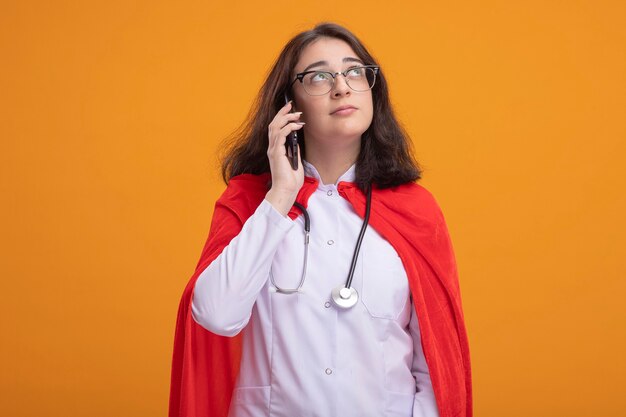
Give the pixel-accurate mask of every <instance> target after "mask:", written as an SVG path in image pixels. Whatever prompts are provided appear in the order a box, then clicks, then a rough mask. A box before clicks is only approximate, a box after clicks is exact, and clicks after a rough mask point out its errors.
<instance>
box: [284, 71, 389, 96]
mask: <svg viewBox="0 0 626 417" xmlns="http://www.w3.org/2000/svg"><path fill="white" fill-rule="evenodd" d="M379 69H380V67H377V66H376V65H363V66H360V67H351V68H348V69H347V70H345V71H343V72H335V73H332V72H328V71H305V72H301V73H299V74H296V78H295V79H294V80H293V81H292V82H291V84H289V88H291V86H292V85H293V83H295V82H296V81H300V82H301V83H302V86H303V87H304V91H306V92H307V94H308V95H310V96H323V95H324V94H326V93H328V92H329V91H330V90H332V89H333V86H334V85H335V78H337V76H338V75H339V74H341V75H343V76H344V78H345V80H346V84H348V87H350V88H351V89H353V90H354V91H367V90H370V89H371V88H372V87H374V83H375V82H376V74H378V71H379Z"/></svg>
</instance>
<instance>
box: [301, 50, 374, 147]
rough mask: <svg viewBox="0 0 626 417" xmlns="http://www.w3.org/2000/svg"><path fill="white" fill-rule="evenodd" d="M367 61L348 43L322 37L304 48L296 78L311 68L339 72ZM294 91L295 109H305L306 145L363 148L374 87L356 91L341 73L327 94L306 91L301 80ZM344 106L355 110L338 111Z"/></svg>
mask: <svg viewBox="0 0 626 417" xmlns="http://www.w3.org/2000/svg"><path fill="white" fill-rule="evenodd" d="M365 64H369V63H365V62H363V61H361V59H359V58H358V56H357V54H356V53H355V52H354V51H353V50H352V48H351V47H350V46H349V45H348V44H347V43H346V42H344V41H342V40H339V39H335V38H321V39H318V40H317V41H315V42H313V43H312V44H310V45H308V46H307V47H306V48H305V49H304V50H303V51H302V53H301V55H300V59H299V61H298V63H297V64H296V67H295V69H294V72H293V77H294V78H295V74H297V73H300V72H304V71H309V70H320V71H329V72H332V73H336V72H341V71H345V70H346V69H348V68H350V67H354V66H359V65H365ZM293 94H294V101H295V107H296V110H298V111H301V112H302V116H301V120H302V121H304V122H306V125H305V126H304V132H305V138H306V142H307V144H309V143H311V142H313V141H314V142H316V143H318V144H320V145H322V144H325V145H328V146H332V147H340V148H343V147H346V146H350V145H352V147H355V146H357V145H358V146H359V147H360V140H361V135H362V134H363V132H365V131H366V130H367V128H368V127H369V126H370V124H371V123H372V114H373V102H372V91H371V90H367V91H362V92H358V91H354V90H352V89H351V88H350V87H348V85H347V84H346V80H345V78H344V76H343V75H341V74H339V75H337V77H336V78H335V83H334V85H333V88H332V89H331V91H330V92H328V93H326V94H324V95H321V96H311V95H309V94H307V92H306V91H305V90H304V87H303V85H302V83H300V82H299V81H296V82H295V83H294V85H293ZM343 106H352V107H353V108H354V109H353V110H347V111H342V112H335V111H336V110H337V108H339V107H343ZM357 149H358V148H357Z"/></svg>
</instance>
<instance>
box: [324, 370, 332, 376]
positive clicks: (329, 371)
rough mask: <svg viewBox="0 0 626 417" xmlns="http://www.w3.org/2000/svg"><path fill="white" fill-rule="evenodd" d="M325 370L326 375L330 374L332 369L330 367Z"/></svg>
mask: <svg viewBox="0 0 626 417" xmlns="http://www.w3.org/2000/svg"><path fill="white" fill-rule="evenodd" d="M325 372H326V375H330V374H332V373H333V370H332V369H330V368H326V371H325Z"/></svg>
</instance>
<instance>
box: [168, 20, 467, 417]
mask: <svg viewBox="0 0 626 417" xmlns="http://www.w3.org/2000/svg"><path fill="white" fill-rule="evenodd" d="M285 97H289V98H291V101H289V102H288V103H287V104H285ZM251 114H252V118H251V120H250V121H249V122H248V124H247V125H246V126H245V128H244V129H243V130H242V131H241V135H240V137H239V138H238V141H236V142H235V144H234V146H233V147H232V148H231V150H230V152H229V153H228V154H227V156H226V158H225V160H224V164H223V171H222V172H223V175H224V179H225V181H226V183H227V184H228V187H227V189H226V190H225V191H224V194H223V195H222V196H221V197H220V199H219V200H218V201H217V203H216V206H215V212H214V215H213V220H212V224H211V230H210V233H209V238H208V240H207V243H206V245H205V248H204V250H203V253H202V256H201V258H200V261H199V263H198V266H197V268H196V272H195V273H194V275H193V276H192V278H191V280H190V282H189V284H188V286H187V288H186V289H185V292H184V294H183V298H182V301H181V305H180V309H179V315H178V322H177V329H176V340H175V345H174V362H173V368H172V388H171V398H170V416H186V417H189V416H198V417H199V416H211V417H213V416H220V417H226V416H230V417H244V416H245V417H269V416H272V417H273V416H286V417H287V416H288V417H294V416H320V417H331V416H342V417H357V416H358V417H364V416H377V417H379V416H394V417H396V416H397V417H400V416H402V417H410V416H414V417H434V416H442V417H452V416H455V417H456V416H464V417H470V416H471V415H472V402H471V400H472V398H471V374H470V362H469V350H468V342H467V336H466V332H465V326H464V321H463V313H462V307H461V298H460V292H459V285H458V277H457V270H456V264H455V259H454V255H453V251H452V247H451V244H450V239H449V236H448V232H447V228H446V225H445V221H444V218H443V215H442V213H441V211H440V209H439V207H438V206H437V203H436V202H435V200H434V198H433V197H432V195H431V194H430V193H429V192H428V191H426V190H425V189H424V188H423V187H421V186H419V185H418V184H416V182H415V181H416V180H418V179H419V178H420V171H419V169H418V166H417V164H416V162H415V161H414V159H413V158H412V156H411V154H410V146H409V140H408V138H407V135H406V133H405V132H404V131H403V130H402V129H401V128H400V126H399V125H398V123H397V121H396V119H395V117H394V115H393V112H392V110H391V105H390V102H389V95H388V91H387V83H386V81H385V77H384V71H383V70H382V69H381V68H380V66H379V65H378V64H377V63H376V61H375V59H374V58H373V57H372V56H371V55H370V54H369V52H368V51H367V50H366V49H365V47H364V46H363V44H362V43H361V42H360V41H359V40H358V39H357V38H356V37H355V36H354V35H353V34H352V33H350V32H349V31H348V30H346V29H345V28H343V27H341V26H338V25H335V24H320V25H318V26H316V27H315V28H314V29H312V30H310V31H306V32H303V33H300V34H298V35H297V36H295V37H294V38H293V39H292V40H291V41H290V42H289V43H288V44H287V45H286V46H285V48H284V49H283V51H282V52H281V54H280V56H279V58H278V59H277V61H276V63H275V65H274V67H273V68H272V70H271V72H270V74H269V77H268V79H267V80H266V82H265V83H264V85H263V87H262V89H261V91H260V94H259V98H258V101H257V103H256V106H255V107H254V109H253V112H252V113H251ZM293 132H296V134H297V136H298V144H299V146H298V152H297V153H295V154H292V153H291V151H289V152H287V151H286V148H285V143H286V141H287V140H288V139H287V138H288V137H289V136H290V134H292V133H293Z"/></svg>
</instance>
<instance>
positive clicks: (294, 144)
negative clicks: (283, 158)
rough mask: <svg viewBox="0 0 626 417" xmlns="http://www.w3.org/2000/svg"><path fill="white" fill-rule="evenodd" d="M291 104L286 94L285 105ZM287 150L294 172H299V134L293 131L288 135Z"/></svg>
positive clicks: (292, 109) (291, 111)
mask: <svg viewBox="0 0 626 417" xmlns="http://www.w3.org/2000/svg"><path fill="white" fill-rule="evenodd" d="M287 103H289V96H287V93H285V104H287ZM290 113H294V108H293V105H292V106H291V110H290ZM285 148H286V150H287V158H288V159H289V162H290V163H291V168H293V170H294V171H297V170H298V132H297V131H295V130H294V131H292V132H291V133H289V134H288V135H287V141H286V142H285Z"/></svg>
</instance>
